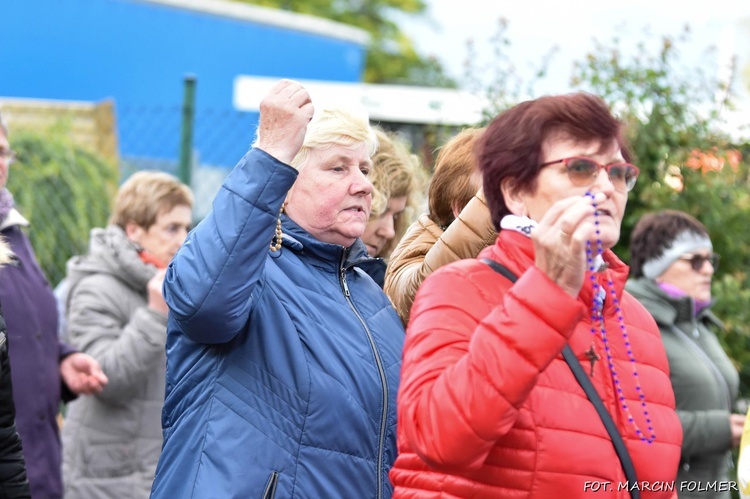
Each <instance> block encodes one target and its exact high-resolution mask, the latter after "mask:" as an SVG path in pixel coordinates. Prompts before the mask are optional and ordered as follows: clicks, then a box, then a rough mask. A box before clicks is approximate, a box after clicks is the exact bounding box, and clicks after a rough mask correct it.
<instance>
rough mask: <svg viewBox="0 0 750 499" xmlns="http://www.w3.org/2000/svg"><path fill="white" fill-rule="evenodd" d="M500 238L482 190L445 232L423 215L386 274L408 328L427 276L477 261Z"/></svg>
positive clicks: (388, 290) (388, 288)
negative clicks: (467, 260)
mask: <svg viewBox="0 0 750 499" xmlns="http://www.w3.org/2000/svg"><path fill="white" fill-rule="evenodd" d="M496 237H497V233H496V232H495V229H494V227H493V226H492V220H491V219H490V212H489V209H488V208H487V202H486V201H485V199H484V195H483V194H482V193H481V191H480V193H478V194H477V195H476V196H474V197H473V198H472V199H471V200H470V201H469V202H468V203H467V205H466V206H465V207H464V209H463V210H462V211H461V213H459V215H458V218H456V219H455V220H454V221H453V223H451V224H450V226H448V228H447V229H446V230H445V232H443V230H442V229H441V228H440V227H438V226H437V224H435V222H433V221H432V220H431V219H430V217H429V216H427V215H424V214H423V215H421V216H420V217H419V219H418V220H417V221H416V222H414V223H413V224H412V225H411V227H409V230H407V231H406V234H405V235H404V237H403V238H402V239H401V242H399V244H398V246H397V247H396V249H395V250H394V251H393V253H392V254H391V258H390V261H389V263H388V269H387V270H386V273H385V286H384V288H383V289H384V290H385V293H386V294H387V295H388V297H389V298H390V299H391V302H392V303H393V306H394V308H395V309H396V311H397V312H398V315H399V316H400V317H401V320H402V321H403V322H404V325H406V324H408V323H409V310H410V309H411V305H412V303H413V302H414V295H416V294H417V289H418V288H419V286H420V284H422V281H424V279H425V277H427V276H428V275H429V274H430V273H432V272H433V271H435V270H437V269H438V268H440V267H442V266H443V265H446V264H449V263H451V262H455V261H456V260H461V259H464V258H475V257H476V256H477V255H478V254H479V252H480V251H481V250H482V249H483V248H485V247H486V246H489V245H490V244H492V243H494V242H495V238H496Z"/></svg>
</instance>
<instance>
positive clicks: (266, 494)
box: [263, 471, 279, 499]
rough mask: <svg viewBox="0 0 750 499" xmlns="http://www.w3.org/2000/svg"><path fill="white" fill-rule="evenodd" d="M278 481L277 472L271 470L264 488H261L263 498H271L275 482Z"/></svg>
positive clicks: (273, 493)
mask: <svg viewBox="0 0 750 499" xmlns="http://www.w3.org/2000/svg"><path fill="white" fill-rule="evenodd" d="M278 481H279V472H278V471H272V472H271V476H269V477H268V482H266V488H265V489H263V499H273V497H274V496H275V495H276V484H277V483H278Z"/></svg>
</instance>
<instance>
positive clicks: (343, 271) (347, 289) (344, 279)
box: [341, 269, 349, 298]
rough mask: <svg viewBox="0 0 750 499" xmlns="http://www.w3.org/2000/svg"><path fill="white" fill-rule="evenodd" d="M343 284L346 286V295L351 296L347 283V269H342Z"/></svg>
mask: <svg viewBox="0 0 750 499" xmlns="http://www.w3.org/2000/svg"><path fill="white" fill-rule="evenodd" d="M341 285H342V286H343V288H344V296H346V297H347V298H349V285H348V284H347V283H346V270H345V269H341Z"/></svg>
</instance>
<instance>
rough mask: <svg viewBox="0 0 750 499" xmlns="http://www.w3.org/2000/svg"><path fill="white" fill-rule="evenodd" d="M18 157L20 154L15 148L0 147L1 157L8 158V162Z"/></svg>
mask: <svg viewBox="0 0 750 499" xmlns="http://www.w3.org/2000/svg"><path fill="white" fill-rule="evenodd" d="M17 157H18V154H17V153H16V151H14V150H13V149H0V158H2V159H4V160H6V161H7V162H8V164H11V163H13V162H14V161H15V160H16V158H17Z"/></svg>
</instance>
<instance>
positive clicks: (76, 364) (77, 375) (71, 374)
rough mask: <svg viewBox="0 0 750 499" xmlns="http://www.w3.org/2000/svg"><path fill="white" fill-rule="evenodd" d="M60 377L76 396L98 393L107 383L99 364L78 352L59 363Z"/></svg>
mask: <svg viewBox="0 0 750 499" xmlns="http://www.w3.org/2000/svg"><path fill="white" fill-rule="evenodd" d="M60 376H61V377H62V379H63V382H65V384H66V385H67V386H68V388H69V389H70V391H71V392H73V393H75V394H77V395H91V394H92V393H99V392H101V391H102V389H103V388H104V386H105V385H106V384H107V382H108V381H109V380H108V379H107V376H106V375H105V374H104V372H102V368H101V366H100V365H99V362H97V361H96V360H95V359H94V358H93V357H91V356H90V355H87V354H85V353H80V352H78V353H74V354H71V355H68V356H67V357H65V358H64V359H63V360H62V362H60Z"/></svg>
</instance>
